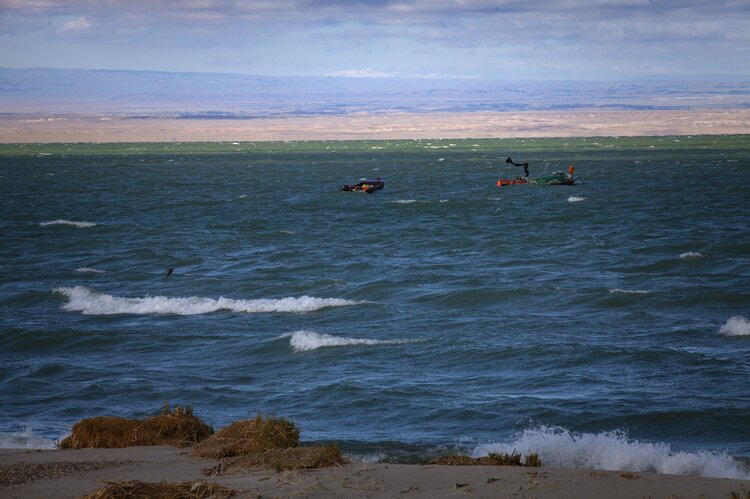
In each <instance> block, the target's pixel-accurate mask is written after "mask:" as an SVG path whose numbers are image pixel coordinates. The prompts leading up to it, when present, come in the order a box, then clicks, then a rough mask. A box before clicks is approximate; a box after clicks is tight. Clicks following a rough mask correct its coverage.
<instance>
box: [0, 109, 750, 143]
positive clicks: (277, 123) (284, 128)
mask: <svg viewBox="0 0 750 499" xmlns="http://www.w3.org/2000/svg"><path fill="white" fill-rule="evenodd" d="M748 132H750V109H692V110H654V111H652V110H646V111H619V110H617V111H611V110H595V109H590V110H573V111H527V112H471V113H467V112H457V113H439V112H438V113H385V114H367V113H361V114H342V115H314V116H291V115H290V116H279V117H258V118H254V119H223V120H222V119H198V118H196V119H181V118H177V117H168V116H151V117H137V118H136V117H133V116H127V115H97V114H80V115H76V114H68V115H43V116H41V115H24V114H8V115H5V116H0V143H6V144H7V143H37V142H40V143H48V142H56V143H66V142H170V141H177V142H193V141H199V142H204V141H205V142H214V141H233V140H235V141H278V140H365V139H366V140H380V139H382V140H385V139H389V140H390V139H439V138H444V139H461V138H517V137H596V136H619V137H627V136H646V135H706V134H707V135H715V134H743V133H748Z"/></svg>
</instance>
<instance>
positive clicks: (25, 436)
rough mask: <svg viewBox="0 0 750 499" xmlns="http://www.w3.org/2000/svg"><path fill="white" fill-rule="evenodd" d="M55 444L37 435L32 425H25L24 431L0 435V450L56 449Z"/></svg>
mask: <svg viewBox="0 0 750 499" xmlns="http://www.w3.org/2000/svg"><path fill="white" fill-rule="evenodd" d="M54 448H55V442H53V441H52V440H50V439H49V438H44V437H40V436H39V435H35V434H34V432H33V431H32V429H31V425H25V426H24V427H23V430H22V431H19V432H13V433H0V449H29V450H31V449H34V450H37V449H54Z"/></svg>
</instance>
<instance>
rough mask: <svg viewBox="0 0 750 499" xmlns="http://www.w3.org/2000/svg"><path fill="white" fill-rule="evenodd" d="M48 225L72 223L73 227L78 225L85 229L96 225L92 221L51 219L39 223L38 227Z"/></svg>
mask: <svg viewBox="0 0 750 499" xmlns="http://www.w3.org/2000/svg"><path fill="white" fill-rule="evenodd" d="M48 225H72V226H74V227H78V228H79V229H85V228H87V227H94V226H96V224H95V223H94V222H76V221H73V220H52V221H49V222H42V223H40V224H39V226H40V227H46V226H48Z"/></svg>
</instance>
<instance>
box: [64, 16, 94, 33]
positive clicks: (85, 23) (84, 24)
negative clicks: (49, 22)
mask: <svg viewBox="0 0 750 499" xmlns="http://www.w3.org/2000/svg"><path fill="white" fill-rule="evenodd" d="M91 26H92V24H91V22H90V21H89V20H88V19H86V18H85V17H83V16H81V17H79V18H77V19H71V20H70V21H65V22H64V23H63V25H62V26H60V29H59V30H58V32H59V33H60V34H63V33H67V32H69V31H83V30H85V29H89V28H90V27H91Z"/></svg>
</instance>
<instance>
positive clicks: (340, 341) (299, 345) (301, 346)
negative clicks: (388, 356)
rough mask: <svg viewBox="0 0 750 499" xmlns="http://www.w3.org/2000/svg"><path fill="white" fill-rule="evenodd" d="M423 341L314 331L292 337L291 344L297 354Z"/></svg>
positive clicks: (297, 333)
mask: <svg viewBox="0 0 750 499" xmlns="http://www.w3.org/2000/svg"><path fill="white" fill-rule="evenodd" d="M419 341H422V340H408V339H395V340H373V339H368V338H348V337H346V336H333V335H331V334H320V333H316V332H314V331H305V330H300V331H297V332H295V333H294V334H292V335H291V337H290V339H289V344H290V345H291V346H292V348H293V349H294V351H295V352H309V351H312V350H317V349H318V348H325V347H345V346H355V345H367V346H372V345H403V344H405V343H417V342H419Z"/></svg>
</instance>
